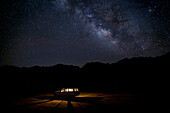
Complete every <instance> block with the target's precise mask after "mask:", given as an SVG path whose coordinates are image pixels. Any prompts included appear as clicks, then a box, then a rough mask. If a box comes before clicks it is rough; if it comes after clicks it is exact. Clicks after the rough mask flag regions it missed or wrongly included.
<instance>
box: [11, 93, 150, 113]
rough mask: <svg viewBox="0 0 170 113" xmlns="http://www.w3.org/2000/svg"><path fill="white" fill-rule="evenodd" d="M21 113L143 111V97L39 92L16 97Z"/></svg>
mask: <svg viewBox="0 0 170 113" xmlns="http://www.w3.org/2000/svg"><path fill="white" fill-rule="evenodd" d="M13 106H14V109H15V110H17V112H22V113H89V112H90V113H94V112H98V113H99V112H101V113H108V112H110V113H112V112H115V113H119V112H136V113H139V112H144V111H145V109H146V107H147V106H145V102H144V97H143V96H142V95H139V94H138V95H137V94H112V93H88V92H81V93H80V95H79V96H76V97H75V98H74V99H71V100H69V101H68V100H62V99H59V98H54V96H53V94H50V93H49V94H40V95H36V96H33V97H25V98H21V99H18V100H16V101H15V102H14V104H13Z"/></svg>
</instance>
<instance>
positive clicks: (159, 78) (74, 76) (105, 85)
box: [0, 53, 170, 96]
mask: <svg viewBox="0 0 170 113" xmlns="http://www.w3.org/2000/svg"><path fill="white" fill-rule="evenodd" d="M169 64H170V53H167V54H165V55H163V56H159V57H155V58H152V57H149V58H144V57H139V58H131V59H123V60H121V61H119V62H117V63H113V64H104V63H99V62H93V63H87V64H86V65H84V66H83V67H82V68H80V67H78V66H72V65H62V64H59V65H55V66H51V67H40V66H34V67H30V68H26V67H22V68H21V67H15V66H3V67H1V68H0V73H1V80H2V81H3V82H1V83H2V85H1V86H2V89H4V90H5V91H6V93H9V92H11V91H15V92H16V93H15V94H16V95H18V94H20V95H23V94H24V95H25V94H34V93H37V92H45V91H51V92H52V91H54V90H56V89H59V88H61V87H72V86H73V87H79V88H80V89H81V90H82V91H105V92H135V93H141V92H142V93H148V92H161V93H162V92H167V89H168V86H169V81H168V66H169ZM20 95H19V96H20Z"/></svg>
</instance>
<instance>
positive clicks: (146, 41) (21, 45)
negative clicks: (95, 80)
mask: <svg viewBox="0 0 170 113" xmlns="http://www.w3.org/2000/svg"><path fill="white" fill-rule="evenodd" d="M168 10H169V2H168V0H167V1H166V0H164V1H161V0H150V1H149V0H6V1H5V0H3V1H2V2H1V12H0V14H1V15H0V17H1V23H0V28H1V30H0V34H1V39H0V60H1V61H0V65H17V66H34V65H43V66H51V65H55V64H59V63H62V64H72V65H79V66H82V65H84V64H85V63H87V62H94V61H99V62H105V63H114V62H116V61H118V60H120V59H123V58H130V57H138V56H145V57H147V56H158V55H162V54H165V53H166V52H169V51H170V36H169V24H168V23H169V20H170V19H168V18H169V13H168Z"/></svg>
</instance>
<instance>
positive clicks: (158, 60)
mask: <svg viewBox="0 0 170 113" xmlns="http://www.w3.org/2000/svg"><path fill="white" fill-rule="evenodd" d="M121 64H124V65H128V64H130V65H132V64H170V52H169V53H166V54H164V55H162V56H157V57H133V58H125V59H122V60H120V61H118V62H115V63H101V62H89V63H86V64H85V65H84V66H82V67H79V66H74V65H65V64H56V65H53V66H38V65H36V66H32V67H20V68H28V69H31V68H52V67H53V68H63V67H64V68H72V67H75V68H86V67H92V66H96V65H98V66H103V65H105V66H109V65H110V66H111V65H121ZM2 67H6V68H7V67H10V68H17V67H16V66H12V65H5V66H1V67H0V68H2ZM18 68H19V67H18Z"/></svg>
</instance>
